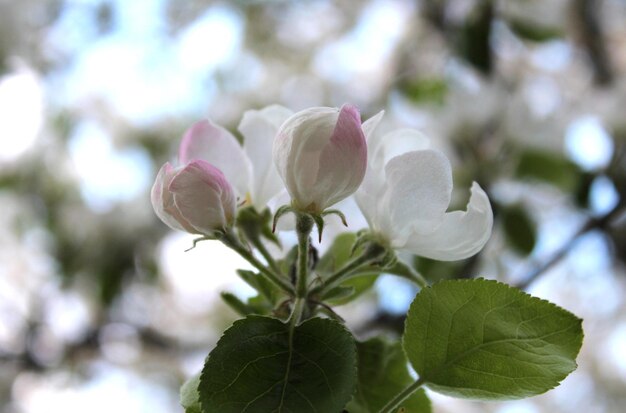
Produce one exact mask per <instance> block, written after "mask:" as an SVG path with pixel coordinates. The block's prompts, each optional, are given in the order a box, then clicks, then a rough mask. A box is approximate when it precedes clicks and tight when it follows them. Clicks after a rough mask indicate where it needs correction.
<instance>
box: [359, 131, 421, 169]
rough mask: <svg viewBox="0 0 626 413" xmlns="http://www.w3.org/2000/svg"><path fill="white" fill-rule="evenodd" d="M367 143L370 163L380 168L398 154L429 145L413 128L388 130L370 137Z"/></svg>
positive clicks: (418, 149) (419, 149)
mask: <svg viewBox="0 0 626 413" xmlns="http://www.w3.org/2000/svg"><path fill="white" fill-rule="evenodd" d="M368 145H369V146H368V150H369V151H370V163H371V165H372V167H373V168H382V167H383V165H386V164H387V163H388V162H389V161H390V160H391V159H393V158H395V157H396V156H398V155H402V154H404V153H407V152H412V151H421V150H425V149H428V148H429V147H430V143H429V140H428V138H427V137H426V136H425V135H424V134H423V133H422V132H419V131H417V130H415V129H399V130H395V131H393V132H389V133H387V134H385V135H383V136H382V138H378V137H375V138H372V139H370V141H368Z"/></svg>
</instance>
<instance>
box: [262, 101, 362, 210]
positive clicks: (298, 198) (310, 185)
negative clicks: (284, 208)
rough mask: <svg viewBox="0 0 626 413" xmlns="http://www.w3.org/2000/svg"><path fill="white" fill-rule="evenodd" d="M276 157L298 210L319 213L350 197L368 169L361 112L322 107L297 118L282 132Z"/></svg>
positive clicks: (278, 140) (274, 155) (284, 126)
mask: <svg viewBox="0 0 626 413" xmlns="http://www.w3.org/2000/svg"><path fill="white" fill-rule="evenodd" d="M273 158H274V163H275V164H276V167H277V169H278V173H279V175H280V177H281V178H282V180H283V182H284V183H285V186H286V187H287V191H288V192H289V195H290V196H291V202H292V206H293V207H294V208H296V209H298V210H301V211H306V212H313V213H319V212H321V211H323V210H324V209H326V208H328V207H329V206H331V205H333V204H335V203H337V202H339V201H341V200H342V199H344V198H346V197H348V196H350V195H351V194H352V193H354V191H356V190H357V189H358V187H359V185H360V184H361V181H362V180H363V176H364V175H365V169H366V166H367V146H366V144H365V136H364V134H363V129H362V128H361V119H360V115H359V111H358V109H357V108H356V107H355V106H352V105H344V106H343V107H342V108H341V110H338V109H335V108H325V107H317V108H310V109H306V110H303V111H301V112H298V113H296V114H294V115H293V116H291V117H290V118H288V119H287V120H286V121H285V123H283V125H282V126H281V128H280V129H279V131H278V134H277V136H276V139H275V141H274V148H273Z"/></svg>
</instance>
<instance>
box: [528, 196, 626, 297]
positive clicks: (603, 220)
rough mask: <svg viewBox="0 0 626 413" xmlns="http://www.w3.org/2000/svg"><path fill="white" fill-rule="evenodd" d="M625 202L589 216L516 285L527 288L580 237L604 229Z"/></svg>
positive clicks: (554, 263) (560, 258)
mask: <svg viewBox="0 0 626 413" xmlns="http://www.w3.org/2000/svg"><path fill="white" fill-rule="evenodd" d="M623 206H624V205H623V203H618V204H617V205H616V206H615V207H614V208H613V209H612V210H610V211H609V212H607V213H606V214H605V215H603V216H601V217H594V218H589V219H588V220H587V222H586V223H585V224H584V225H583V226H582V227H581V228H580V229H579V230H578V231H576V233H575V234H574V235H573V236H572V237H571V238H570V239H569V241H567V242H566V243H565V244H564V245H563V246H562V247H561V248H560V249H558V250H557V251H556V252H555V253H554V254H553V255H552V256H551V257H550V258H549V259H548V260H546V261H545V262H543V263H541V264H540V265H539V266H538V267H536V268H535V269H534V270H532V271H531V272H530V273H529V274H528V275H527V276H526V277H524V279H523V281H521V282H519V283H518V284H517V285H516V287H517V288H519V289H521V290H525V289H527V288H528V287H529V286H530V284H532V283H533V282H535V281H536V280H537V279H538V278H539V277H541V275H543V274H545V273H546V272H547V271H548V270H549V269H550V268H552V267H553V266H554V265H556V264H557V263H559V262H560V261H561V260H562V259H563V258H564V257H565V256H566V255H567V254H568V253H569V252H570V250H571V249H572V248H573V247H574V245H576V243H577V242H578V241H579V240H580V238H581V237H582V236H583V235H585V234H587V233H588V232H591V231H593V230H596V229H604V228H606V227H607V226H608V225H609V224H610V222H611V221H612V220H613V218H615V217H616V216H617V215H618V214H619V213H620V212H622V210H623V209H622V207H623Z"/></svg>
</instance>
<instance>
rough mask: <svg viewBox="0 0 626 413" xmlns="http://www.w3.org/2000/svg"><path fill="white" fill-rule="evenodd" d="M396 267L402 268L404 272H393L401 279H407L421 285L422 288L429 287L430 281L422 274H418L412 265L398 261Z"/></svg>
mask: <svg viewBox="0 0 626 413" xmlns="http://www.w3.org/2000/svg"><path fill="white" fill-rule="evenodd" d="M395 267H396V268H400V269H401V270H402V271H401V272H393V274H396V275H399V276H400V277H403V278H406V279H407V280H409V281H412V282H414V283H415V284H417V285H419V286H420V288H426V287H428V281H426V279H425V278H424V277H423V276H422V274H420V273H419V272H417V271H416V270H415V269H414V268H413V267H411V266H410V265H407V264H405V263H404V262H402V261H400V260H398V262H397V263H396V265H395Z"/></svg>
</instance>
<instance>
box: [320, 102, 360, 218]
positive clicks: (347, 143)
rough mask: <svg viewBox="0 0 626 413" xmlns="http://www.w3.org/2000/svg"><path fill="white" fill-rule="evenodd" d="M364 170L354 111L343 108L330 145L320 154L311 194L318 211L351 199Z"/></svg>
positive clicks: (347, 106) (358, 128)
mask: <svg viewBox="0 0 626 413" xmlns="http://www.w3.org/2000/svg"><path fill="white" fill-rule="evenodd" d="M366 169H367V145H366V143H365V136H364V134H363V129H362V128H361V116H360V114H359V111H358V109H357V108H356V107H354V106H352V105H344V106H343V107H342V108H341V111H340V113H339V117H338V119H337V124H336V125H335V129H334V130H333V135H332V136H331V138H330V141H329V142H328V144H327V145H326V147H325V148H324V150H323V151H322V153H321V154H320V165H319V170H318V174H317V180H316V182H315V188H314V191H312V192H313V193H315V192H317V195H316V198H315V199H316V203H317V204H318V207H319V209H320V210H323V209H326V208H327V207H329V206H331V205H333V204H335V203H337V202H339V201H341V200H342V199H345V198H346V197H348V196H350V195H352V194H353V193H354V192H355V191H356V190H357V189H358V188H359V186H360V185H361V182H363V177H364V176H365V171H366Z"/></svg>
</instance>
